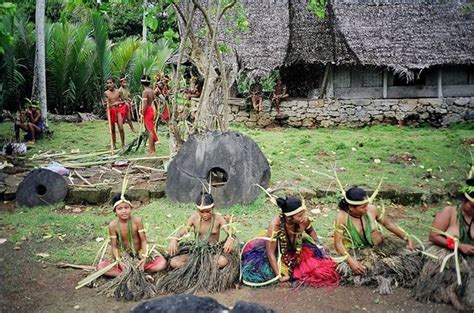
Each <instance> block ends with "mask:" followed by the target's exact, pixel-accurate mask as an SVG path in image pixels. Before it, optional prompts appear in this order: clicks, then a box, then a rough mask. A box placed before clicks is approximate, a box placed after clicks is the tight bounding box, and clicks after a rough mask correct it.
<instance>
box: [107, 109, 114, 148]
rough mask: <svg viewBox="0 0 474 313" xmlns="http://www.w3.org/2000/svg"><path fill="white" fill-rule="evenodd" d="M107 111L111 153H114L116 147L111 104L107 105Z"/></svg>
mask: <svg viewBox="0 0 474 313" xmlns="http://www.w3.org/2000/svg"><path fill="white" fill-rule="evenodd" d="M105 110H106V111H107V121H108V124H109V136H110V151H111V152H112V153H114V150H115V147H114V140H113V138H112V121H111V120H110V107H109V104H108V103H107V106H106V108H105Z"/></svg>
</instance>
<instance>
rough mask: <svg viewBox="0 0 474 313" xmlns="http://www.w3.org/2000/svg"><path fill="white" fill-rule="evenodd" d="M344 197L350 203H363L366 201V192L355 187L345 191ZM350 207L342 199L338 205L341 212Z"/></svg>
mask: <svg viewBox="0 0 474 313" xmlns="http://www.w3.org/2000/svg"><path fill="white" fill-rule="evenodd" d="M346 197H347V199H349V200H352V201H363V200H365V199H367V191H365V190H364V189H362V188H359V187H357V186H354V187H352V188H350V189H349V190H347V191H346ZM350 206H351V205H350V204H349V203H347V201H346V199H345V198H342V199H341V200H340V201H339V204H338V207H339V209H341V210H343V211H348V210H349V208H350Z"/></svg>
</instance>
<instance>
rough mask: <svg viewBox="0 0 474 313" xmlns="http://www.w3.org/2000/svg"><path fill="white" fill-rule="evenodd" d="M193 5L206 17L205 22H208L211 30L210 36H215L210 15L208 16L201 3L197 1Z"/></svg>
mask: <svg viewBox="0 0 474 313" xmlns="http://www.w3.org/2000/svg"><path fill="white" fill-rule="evenodd" d="M193 4H194V5H195V6H196V8H197V9H198V10H199V11H201V13H202V16H203V17H204V21H205V22H206V25H207V28H208V29H209V36H211V37H212V36H214V28H213V27H212V24H211V20H210V19H209V15H208V14H207V12H206V10H205V9H204V8H203V7H202V5H201V4H200V3H199V2H197V0H193Z"/></svg>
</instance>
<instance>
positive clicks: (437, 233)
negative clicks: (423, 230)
mask: <svg viewBox="0 0 474 313" xmlns="http://www.w3.org/2000/svg"><path fill="white" fill-rule="evenodd" d="M463 191H464V193H463V195H462V200H461V204H460V205H458V206H457V207H446V208H444V209H443V210H442V211H441V212H439V213H438V214H437V215H436V217H435V219H434V221H433V225H432V228H433V230H432V231H431V232H430V236H429V239H430V241H431V243H432V244H433V245H432V246H430V247H429V248H428V249H427V250H426V252H428V253H430V254H432V255H434V256H436V257H438V259H434V258H432V257H427V259H426V262H425V264H424V266H423V269H422V271H421V274H420V277H419V279H418V281H417V284H416V286H415V289H414V292H415V298H416V299H417V300H419V301H422V302H429V301H433V302H445V303H452V304H453V305H454V306H455V307H456V308H457V309H458V310H467V311H471V312H472V311H473V310H474V227H473V226H472V225H473V223H474V222H473V220H474V179H472V178H471V179H469V180H468V181H467V186H466V187H465V188H464V190H463ZM454 238H457V239H458V240H459V243H458V257H459V272H460V278H461V284H458V277H457V274H456V264H455V257H454V255H453V256H452V257H450V258H449V259H448V261H447V264H446V268H444V269H443V271H440V270H441V266H442V262H443V260H444V259H445V258H446V257H447V256H448V255H449V254H451V253H452V252H453V250H454V248H455V241H454Z"/></svg>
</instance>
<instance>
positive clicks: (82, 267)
mask: <svg viewBox="0 0 474 313" xmlns="http://www.w3.org/2000/svg"><path fill="white" fill-rule="evenodd" d="M56 266H57V267H59V268H66V267H70V268H77V269H80V270H86V271H95V269H96V267H95V266H92V265H81V264H70V263H58V264H56Z"/></svg>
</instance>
